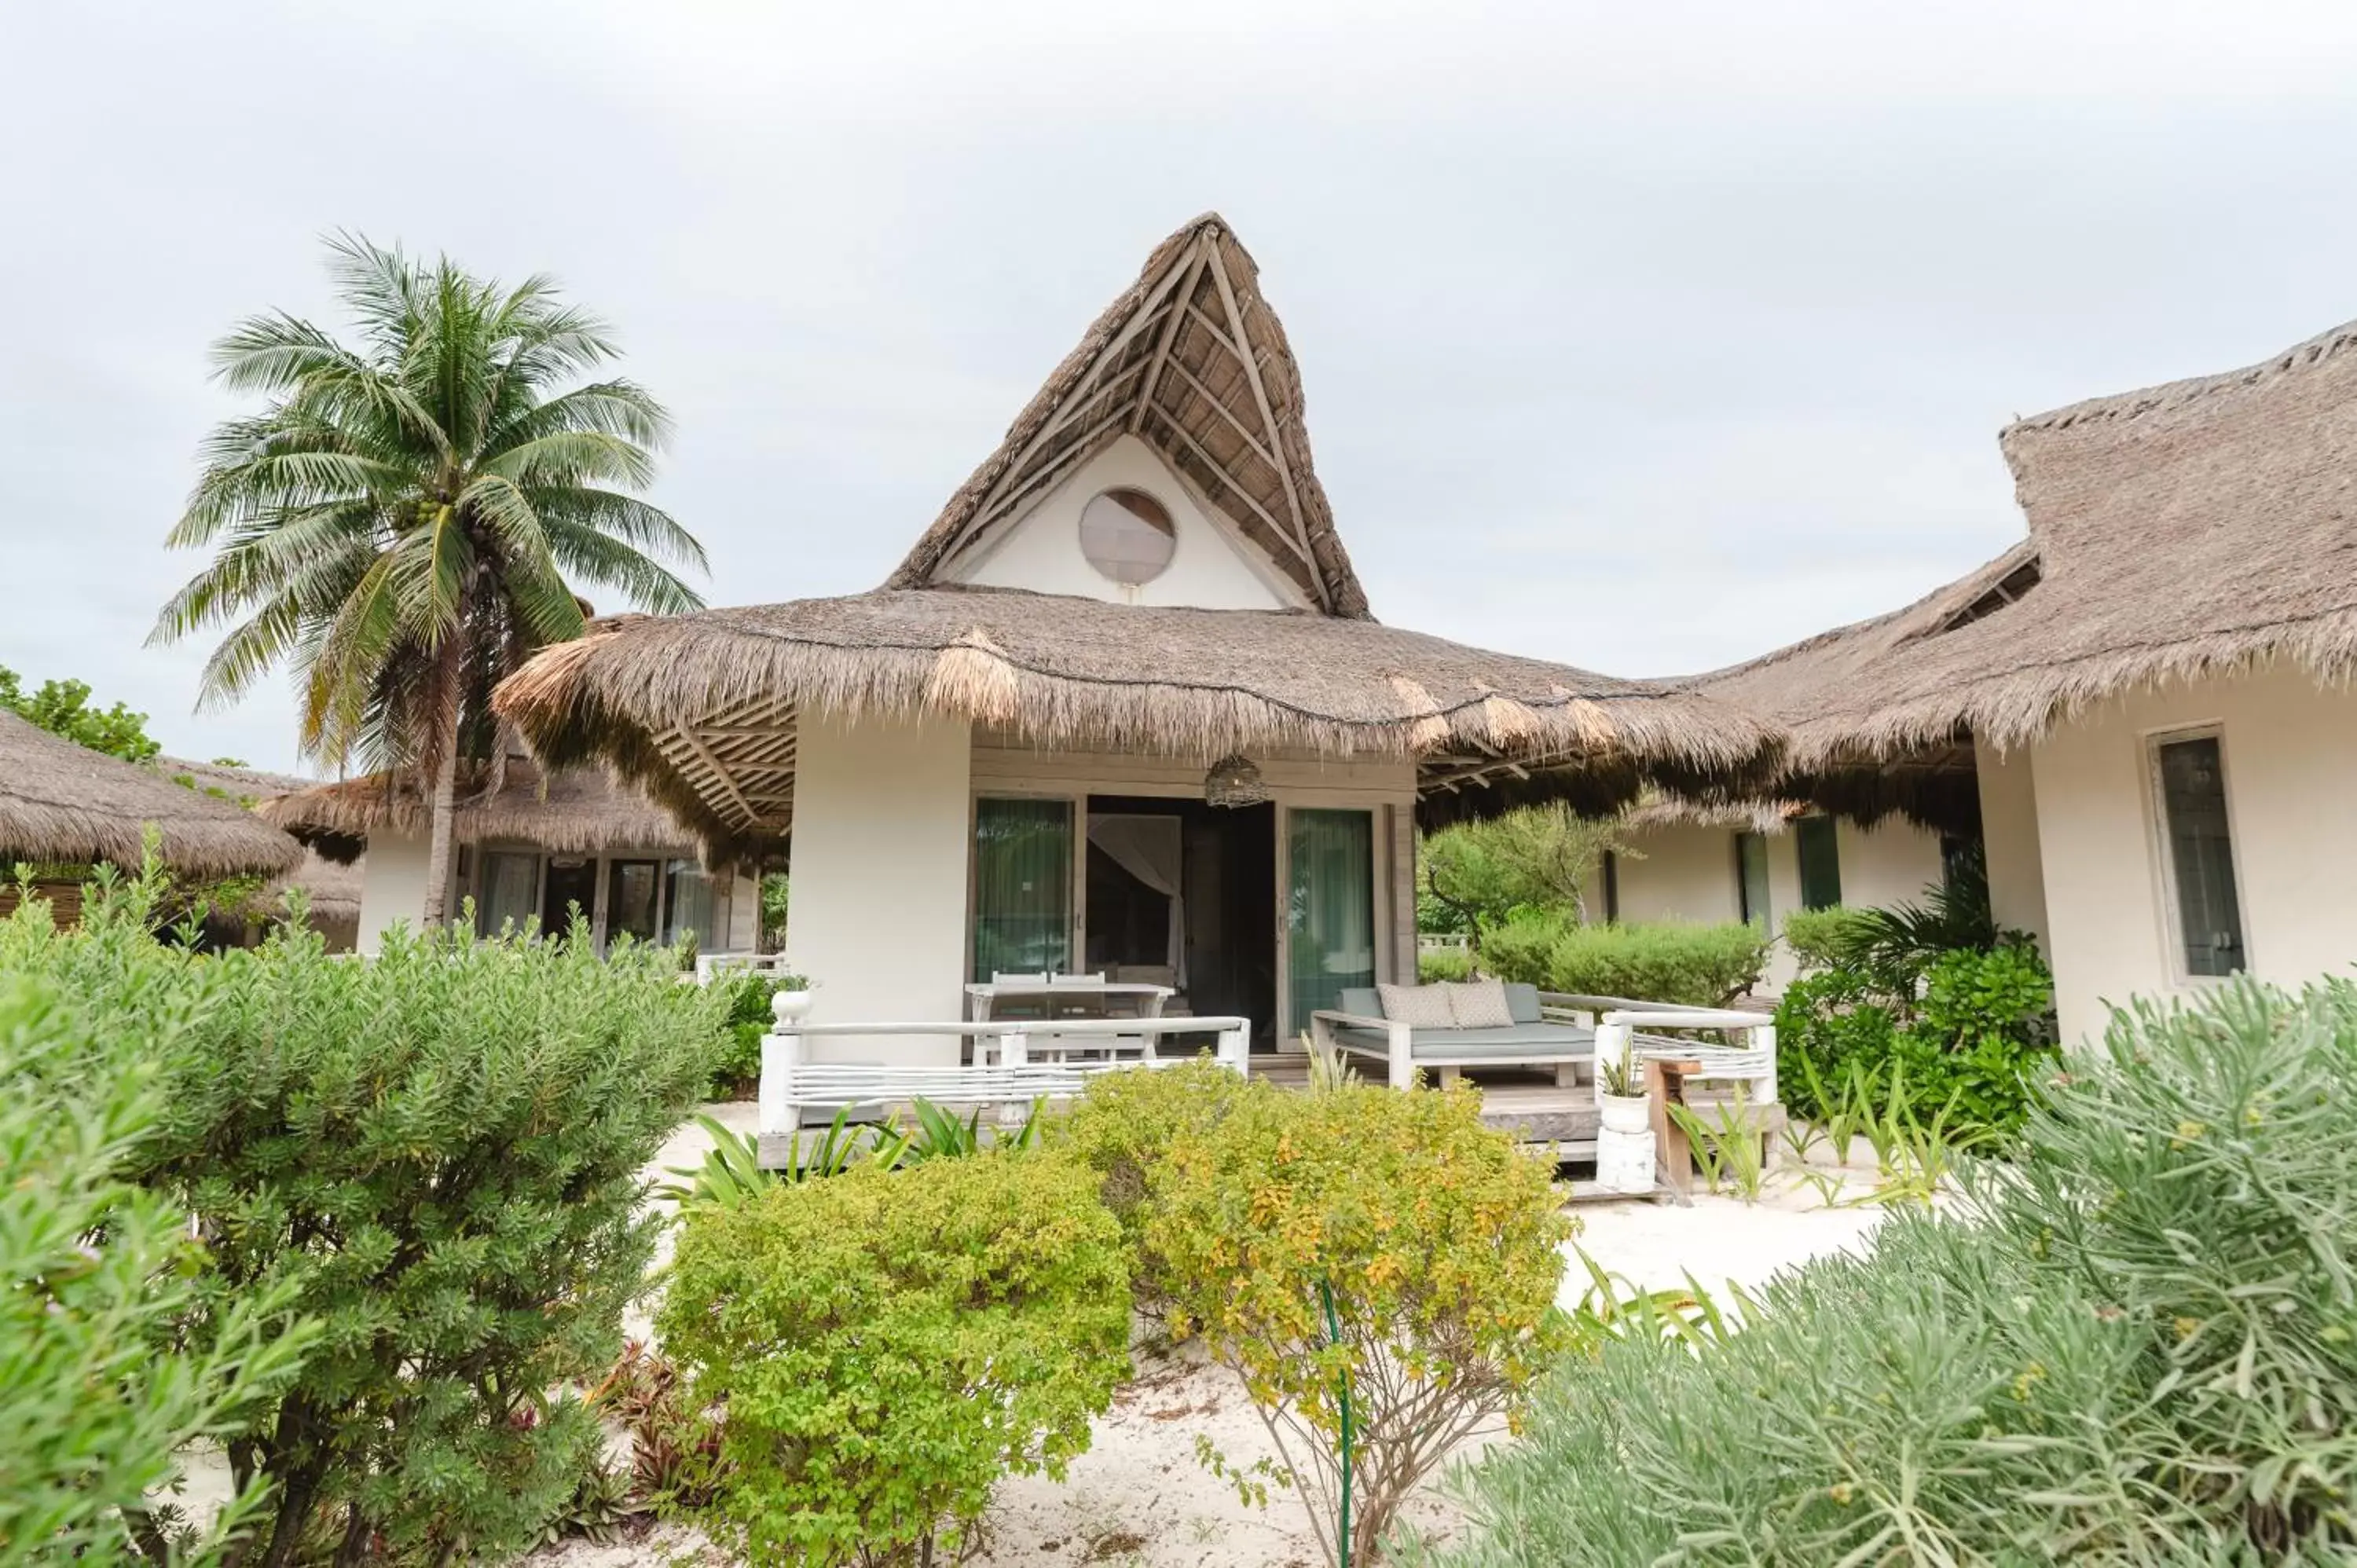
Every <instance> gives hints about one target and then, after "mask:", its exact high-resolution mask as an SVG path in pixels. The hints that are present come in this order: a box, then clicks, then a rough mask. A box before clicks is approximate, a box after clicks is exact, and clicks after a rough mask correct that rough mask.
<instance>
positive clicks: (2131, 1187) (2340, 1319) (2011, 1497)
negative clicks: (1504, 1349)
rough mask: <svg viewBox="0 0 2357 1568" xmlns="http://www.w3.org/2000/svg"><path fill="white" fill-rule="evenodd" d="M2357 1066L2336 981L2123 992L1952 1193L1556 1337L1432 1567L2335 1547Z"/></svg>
mask: <svg viewBox="0 0 2357 1568" xmlns="http://www.w3.org/2000/svg"><path fill="white" fill-rule="evenodd" d="M2352 1075H2357V986H2352V984H2350V983H2348V982H2345V981H2337V980H2336V981H2333V982H2331V983H2325V984H2319V985H2318V986H2316V987H2314V988H2312V989H2310V990H2309V991H2308V992H2307V993H2304V994H2302V995H2299V996H2289V995H2287V994H2285V993H2281V992H2278V991H2275V990H2272V989H2270V988H2266V987H2263V986H2261V985H2258V984H2256V983H2252V982H2249V981H2240V982H2236V983H2233V984H2231V985H2228V986H2225V987H2222V988H2221V989H2220V990H2219V991H2217V992H2215V993H2211V994H2209V995H2208V996H2206V997H2205V998H2204V999H2203V1000H2202V1001H2201V1003H2200V1004H2198V1005H2197V1006H2195V1007H2193V1008H2192V1009H2190V1010H2188V1011H2183V1012H2176V1013H2169V1012H2164V1011H2162V1010H2160V1009H2158V1008H2157V1007H2152V1006H2149V1005H2147V1006H2142V1007H2139V1008H2138V1009H2137V1010H2136V1012H2135V1013H2133V1014H2129V1015H2120V1016H2116V1017H2115V1019H2114V1021H2113V1024H2112V1026H2111V1029H2110V1031H2109V1033H2108V1035H2107V1036H2106V1038H2105V1040H2104V1042H2103V1044H2102V1046H2101V1047H2100V1049H2098V1050H2094V1051H2091V1052H2090V1053H2088V1054H2087V1055H2086V1056H2085V1057H2083V1058H2076V1059H2074V1060H2073V1062H2072V1074H2071V1078H2070V1080H2069V1081H2067V1082H2065V1083H2063V1084H2061V1085H2060V1086H2058V1087H2057V1088H2056V1089H2055V1090H2054V1091H2053V1093H2052V1096H2051V1099H2050V1102H2049V1103H2047V1104H2045V1105H2043V1106H2041V1107H2039V1108H2036V1109H2033V1110H2032V1111H2031V1112H2030V1114H2029V1120H2028V1122H2027V1125H2026V1127H2025V1131H2024V1135H2023V1139H2022V1144H2021V1147H2020V1150H2019V1152H2018V1158H2017V1159H2016V1161H2014V1162H2013V1163H2012V1164H2011V1165H2008V1166H2006V1167H2003V1168H2002V1169H1991V1168H1987V1167H1984V1168H1983V1169H1982V1170H1981V1171H1979V1172H1978V1173H1977V1174H1976V1175H1975V1176H1974V1177H1972V1178H1971V1180H1970V1182H1969V1185H1968V1190H1967V1192H1966V1195H1965V1197H1964V1200H1963V1202H1962V1203H1961V1204H1959V1205H1958V1206H1957V1208H1956V1211H1955V1212H1954V1213H1953V1214H1949V1215H1941V1214H1937V1213H1930V1212H1922V1211H1908V1212H1900V1213H1895V1214H1893V1215H1892V1216H1891V1217H1890V1219H1889V1220H1887V1221H1886V1222H1885V1223H1884V1225H1883V1226H1882V1227H1881V1229H1879V1230H1878V1231H1877V1232H1876V1234H1875V1238H1874V1240H1873V1242H1872V1244H1871V1248H1870V1251H1868V1253H1867V1255H1866V1256H1865V1257H1863V1258H1850V1257H1844V1256H1841V1255H1838V1254H1836V1255H1834V1256H1830V1257H1828V1258H1825V1259H1821V1260H1819V1261H1817V1262H1812V1263H1810V1264H1808V1265H1806V1266H1804V1267H1803V1268H1802V1269H1801V1270H1799V1271H1796V1272H1794V1273H1787V1274H1783V1275H1780V1276H1779V1277H1778V1278H1777V1279H1776V1280H1775V1281H1774V1282H1772V1283H1770V1284H1769V1285H1768V1286H1767V1287H1766V1288H1765V1290H1764V1291H1762V1292H1761V1293H1760V1303H1759V1304H1758V1305H1757V1306H1756V1307H1755V1308H1754V1309H1753V1310H1751V1311H1750V1312H1749V1313H1748V1314H1747V1316H1749V1318H1750V1320H1751V1322H1750V1326H1749V1327H1747V1328H1745V1329H1743V1330H1742V1331H1740V1332H1738V1333H1736V1334H1734V1335H1732V1336H1729V1337H1727V1338H1726V1339H1725V1340H1724V1341H1723V1342H1720V1343H1717V1344H1710V1345H1705V1346H1702V1347H1700V1348H1699V1349H1696V1348H1689V1347H1669V1346H1663V1345H1661V1344H1658V1343H1653V1342H1649V1341H1648V1340H1647V1339H1645V1338H1643V1337H1630V1338H1628V1339H1627V1340H1626V1341H1614V1340H1603V1341H1600V1342H1598V1343H1597V1344H1595V1345H1593V1346H1591V1347H1590V1348H1588V1350H1587V1353H1584V1354H1582V1355H1579V1356H1577V1357H1575V1358H1573V1359H1570V1360H1569V1361H1567V1362H1566V1365H1565V1366H1564V1368H1563V1369H1562V1371H1561V1373H1560V1375H1559V1376H1558V1377H1557V1378H1556V1379H1555V1380H1553V1381H1552V1382H1551V1383H1550V1385H1549V1387H1548V1389H1547V1391H1546V1392H1545V1393H1544V1396H1543V1397H1542V1399H1541V1400H1540V1402H1539V1404H1538V1408H1537V1411H1536V1413H1535V1416H1534V1421H1533V1423H1532V1426H1531V1429H1530V1434H1529V1439H1528V1441H1527V1442H1525V1443H1523V1444H1518V1445H1514V1446H1512V1447H1507V1448H1501V1449H1499V1450H1495V1451H1493V1455H1492V1456H1491V1459H1490V1460H1489V1461H1488V1462H1487V1463H1486V1464H1485V1465H1484V1466H1482V1467H1481V1468H1480V1470H1479V1471H1477V1472H1476V1473H1475V1474H1474V1475H1473V1476H1472V1477H1470V1478H1469V1484H1468V1490H1469V1493H1470V1497H1469V1501H1470V1503H1471V1505H1472V1507H1473V1509H1474V1510H1475V1511H1476V1513H1477V1514H1478V1515H1479V1516H1480V1518H1482V1519H1483V1520H1484V1521H1485V1528H1484V1529H1483V1530H1482V1531H1481V1532H1480V1535H1479V1536H1478V1537H1477V1538H1476V1539H1474V1540H1472V1541H1469V1542H1467V1543H1465V1544H1463V1545H1462V1546H1461V1547H1459V1548H1458V1550H1455V1551H1453V1552H1444V1553H1440V1554H1438V1555H1439V1560H1440V1561H1445V1562H1447V1563H1453V1564H1457V1565H1458V1568H1521V1565H1523V1564H1529V1565H1532V1568H1536V1565H1538V1564H1543V1563H1544V1564H1548V1565H1550V1568H1552V1565H1553V1564H1556V1563H1572V1562H1577V1563H1598V1564H1602V1565H1604V1568H1620V1565H1623V1564H1627V1565H1632V1568H1633V1565H1638V1564H1650V1563H1683V1564H1694V1565H1696V1568H1708V1565H1714V1564H1730V1565H1731V1564H1738V1563H1739V1564H1744V1565H1746V1568H1783V1565H1788V1564H1789V1565H1792V1568H1803V1565H1806V1568H1815V1565H1817V1564H1822V1563H1959V1564H1966V1563H1989V1564H2000V1563H2054V1562H2065V1561H2067V1562H2072V1563H2118V1564H2129V1563H2154V1564H2160V1563H2167V1564H2186V1565H2191V1564H2197V1563H2200V1564H2228V1563H2236V1564H2241V1563H2250V1564H2261V1563H2326V1562H2346V1561H2349V1560H2350V1559H2351V1556H2352V1553H2353V1552H2357V1519H2352V1496H2357V1308H2352V1286H2351V1281H2350V1275H2349V1269H2348V1262H2347V1254H2348V1225H2349V1219H2348V1217H2349V1216H2350V1215H2351V1214H2352V1213H2357V1162H2352V1160H2351V1159H2350V1157H2349V1151H2350V1149H2351V1148H2352V1145H2357V1097H2352V1095H2350V1094H2349V1092H2348V1085H2349V1083H2350V1082H2351V1081H2352ZM1419 1555H1420V1556H1421V1555H1422V1554H1419Z"/></svg>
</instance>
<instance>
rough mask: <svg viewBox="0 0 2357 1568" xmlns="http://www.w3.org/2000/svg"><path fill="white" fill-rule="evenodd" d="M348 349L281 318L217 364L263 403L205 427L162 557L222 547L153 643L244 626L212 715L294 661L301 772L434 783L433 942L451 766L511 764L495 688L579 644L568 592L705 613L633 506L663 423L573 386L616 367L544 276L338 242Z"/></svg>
mask: <svg viewBox="0 0 2357 1568" xmlns="http://www.w3.org/2000/svg"><path fill="white" fill-rule="evenodd" d="M328 256H329V261H328V271H329V274H330V276H331V277H332V278H333V280H334V282H335V285H336V291H337V294H338V295H339V297H340V299H341V300H342V302H343V304H344V305H345V306H347V307H348V308H349V309H350V312H351V314H352V315H353V317H355V318H356V319H357V321H358V324H359V328H360V336H359V338H358V340H357V345H356V346H352V347H347V346H346V345H345V344H343V343H341V342H339V341H338V340H337V339H336V338H333V337H331V336H330V335H328V333H327V332H325V331H323V330H321V329H320V328H317V327H315V326H313V325H311V324H310V323H309V322H307V321H303V320H299V319H297V318H296V317H292V316H288V315H285V314H284V313H273V314H270V315H265V316H256V317H250V318H248V319H247V320H245V321H243V322H242V323H240V324H239V325H238V326H237V327H236V328H234V329H233V330H231V333H230V334H229V335H228V336H227V337H226V338H222V339H221V341H220V342H218V343H216V344H215V345H214V346H213V363H214V375H215V378H216V379H217V380H218V381H221V384H223V385H224V386H226V387H228V388H230V389H231V390H232V391H235V392H261V393H264V394H266V395H267V396H268V397H269V398H270V403H269V406H268V407H267V408H266V409H264V411H263V412H262V413H260V414H258V415H256V416H254V417H253V418H246V419H232V420H230V421H227V422H226V423H224V424H221V425H220V426H219V427H218V428H217V429H215V430H214V432H213V433H212V435H210V437H209V438H208V440H207V441H206V443H205V446H204V447H203V450H202V458H203V463H204V470H203V473H202V475H201V476H200V477H199V479H198V480H197V485H196V489H195V490H194V491H193V493H192V494H191V495H190V496H189V498H188V510H187V511H186V513H185V514H184V515H183V516H182V517H181V519H180V521H179V522H178V525H177V526H175V527H174V528H173V530H172V532H171V536H170V542H171V543H172V544H173V545H175V546H189V547H193V546H208V545H210V546H215V547H216V548H215V554H214V557H213V560H212V564H210V565H209V566H207V567H206V568H205V569H204V570H203V571H202V572H199V574H197V575H196V577H195V578H194V580H192V581H191V582H190V583H189V584H188V586H186V587H184V588H182V589H181V590H180V591H179V593H178V594H177V595H175V596H173V598H172V600H171V602H170V603H168V604H167V605H166V606H165V607H164V609H163V613H162V614H161V615H160V616H159V617H158V618H157V619H156V630H155V632H154V634H153V635H152V636H151V638H150V639H149V640H150V642H151V643H156V642H170V641H174V640H177V639H180V638H182V637H185V636H187V635H188V634H189V633H191V632H194V631H196V630H198V629H199V628H205V627H210V626H216V625H221V624H226V623H231V622H234V623H235V624H234V626H233V627H232V628H231V630H230V632H229V634H228V635H227V636H226V637H224V638H223V639H222V640H221V646H220V647H219V648H218V649H216V650H214V651H213V655H212V657H211V659H210V660H209V661H208V662H207V663H206V665H205V671H204V679H203V684H202V688H201V693H200V699H199V700H200V703H202V704H203V705H208V706H209V705H212V704H215V703H225V702H230V701H233V700H235V699H236V698H238V697H240V696H242V695H243V694H244V693H246V692H247V691H249V690H250V689H252V687H253V685H254V683H255V682H257V681H259V680H260V679H261V678H262V676H263V675H264V673H266V672H267V671H269V670H271V669H272V668H273V667H274V666H276V665H277V664H279V663H280V662H281V661H284V662H285V663H287V664H288V665H290V666H291V667H292V668H293V669H294V670H295V671H296V673H297V675H298V676H299V677H300V679H301V687H302V696H303V705H302V726H303V728H302V744H303V749H304V751H305V753H306V754H307V755H308V756H310V757H316V758H317V759H319V760H320V761H322V762H324V763H327V764H330V765H333V766H335V767H337V768H343V767H345V766H347V765H348V764H349V763H350V760H351V758H352V756H353V754H354V753H355V752H359V753H360V754H361V757H362V759H363V761H364V762H365V763H366V764H367V766H369V767H370V768H377V769H383V770H386V771H387V772H388V774H389V776H390V778H392V779H395V780H398V779H403V778H408V779H414V780H416V781H418V782H420V783H425V782H428V781H430V786H431V789H432V799H433V841H432V850H431V852H430V854H429V857H428V860H427V870H426V884H425V886H426V892H425V910H424V916H425V922H426V923H427V924H428V925H436V924H439V923H441V922H442V921H443V919H444V918H446V916H447V909H446V908H445V905H446V898H445V893H444V889H445V887H446V886H447V882H448V879H449V863H450V836H451V817H452V812H453V810H454V808H455V806H456V803H457V769H458V763H459V759H460V757H461V755H462V754H464V755H467V756H470V757H484V756H488V757H490V760H491V761H492V763H493V766H494V768H495V769H496V767H497V764H498V762H499V759H500V757H504V755H505V746H504V745H503V744H501V737H500V735H499V734H498V731H497V727H496V724H495V721H493V719H492V718H491V716H490V705H489V702H488V698H489V694H490V688H491V687H492V686H493V685H495V684H496V683H497V682H499V680H500V677H502V676H504V675H505V674H507V673H508V672H509V671H511V670H513V669H514V668H515V667H516V666H517V665H518V664H519V663H521V662H522V660H523V659H524V658H525V657H526V656H527V655H528V654H530V653H531V652H532V650H534V649H536V648H539V647H542V646H544V644H547V643H551V642H558V641H563V640H565V639H568V638H575V637H578V636H580V635H581V631H582V626H583V619H584V617H585V615H586V614H587V606H585V605H584V604H583V603H582V602H581V601H580V600H579V599H578V598H576V596H575V593H574V587H573V585H574V584H576V583H577V584H580V585H585V586H596V587H599V588H604V589H611V590H615V591H618V592H619V593H620V594H621V595H622V596H625V597H626V598H628V599H630V600H631V601H633V602H635V603H636V604H638V605H640V606H641V607H644V608H646V609H649V610H652V611H654V612H656V613H658V614H673V613H676V612H679V611H682V610H688V609H694V608H695V607H698V606H699V605H700V604H701V603H702V600H701V599H699V598H698V597H697V596H696V595H695V593H694V591H693V590H691V589H690V588H689V587H688V586H687V585H685V584H684V583H683V582H681V581H680V579H679V578H678V577H676V576H674V575H673V574H672V573H671V571H670V570H669V569H667V567H666V566H665V565H664V564H663V563H664V562H666V561H668V562H677V563H683V564H690V565H693V566H694V567H695V568H697V569H698V570H702V569H704V567H705V557H704V549H703V547H702V546H701V545H699V544H698V543H697V542H695V540H694V537H693V536H692V535H690V534H689V533H688V532H687V531H686V530H684V529H683V528H682V527H680V525H679V524H678V523H677V522H675V521H673V520H672V519H671V517H670V516H668V515H667V514H665V513H664V512H662V511H661V510H658V509H656V508H655V507H653V506H651V505H649V504H648V503H647V502H646V501H644V500H641V499H639V498H638V497H636V496H634V495H632V494H630V493H629V492H630V491H631V490H635V489H642V488H644V486H645V485H646V484H647V482H648V480H649V479H650V478H651V477H652V474H653V469H654V461H653V456H652V454H653V453H654V452H655V451H657V450H659V449H660V448H661V447H662V445H663V443H664V441H665V440H666V439H667V438H668V436H669V435H670V429H671V420H670V416H669V415H668V414H667V413H664V412H663V409H662V405H661V404H660V403H656V402H655V400H654V399H653V398H651V397H650V396H649V395H648V394H647V393H646V392H644V391H643V390H642V389H640V387H638V386H636V385H635V384H633V383H631V382H630V381H621V380H605V381H587V382H582V383H581V384H576V385H572V386H571V387H570V388H569V390H559V386H560V383H564V382H568V381H573V382H579V381H581V378H583V377H585V376H586V375H587V373H589V372H590V371H594V370H596V369H597V367H599V366H601V365H603V364H605V363H606V362H607V361H608V360H611V359H613V358H614V357H615V354H616V348H615V344H614V341H613V338H612V337H611V334H610V332H609V330H608V328H607V326H606V324H605V323H604V322H603V321H601V320H599V319H598V318H597V317H595V316H592V315H590V314H588V313H587V312H586V311H584V310H582V309H580V308H579V307H578V306H571V305H567V304H565V303H563V302H562V300H561V299H560V298H559V296H558V295H557V292H556V288H555V286H554V284H553V283H552V281H551V280H549V279H548V278H546V277H543V276H537V275H536V276H533V277H531V278H528V279H526V280H525V281H524V282H523V283H522V284H521V285H517V286H516V287H514V288H507V287H504V286H503V285H500V284H499V283H497V282H495V281H492V280H490V279H486V278H478V277H474V276H471V275H469V274H467V273H466V272H464V271H462V270H460V269H459V268H458V267H457V265H455V264H454V263H451V262H450V261H449V260H448V259H447V257H445V258H441V259H438V260H436V262H435V263H432V264H431V265H427V264H425V263H423V262H416V261H413V260H411V259H410V258H409V257H407V256H406V255H404V253H403V252H401V251H400V250H398V249H393V250H386V249H383V248H382V247H380V246H377V245H373V244H371V243H370V242H368V241H366V240H364V239H361V238H359V237H357V236H353V235H349V234H338V235H336V236H333V237H332V238H331V239H330V240H329V241H328Z"/></svg>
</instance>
